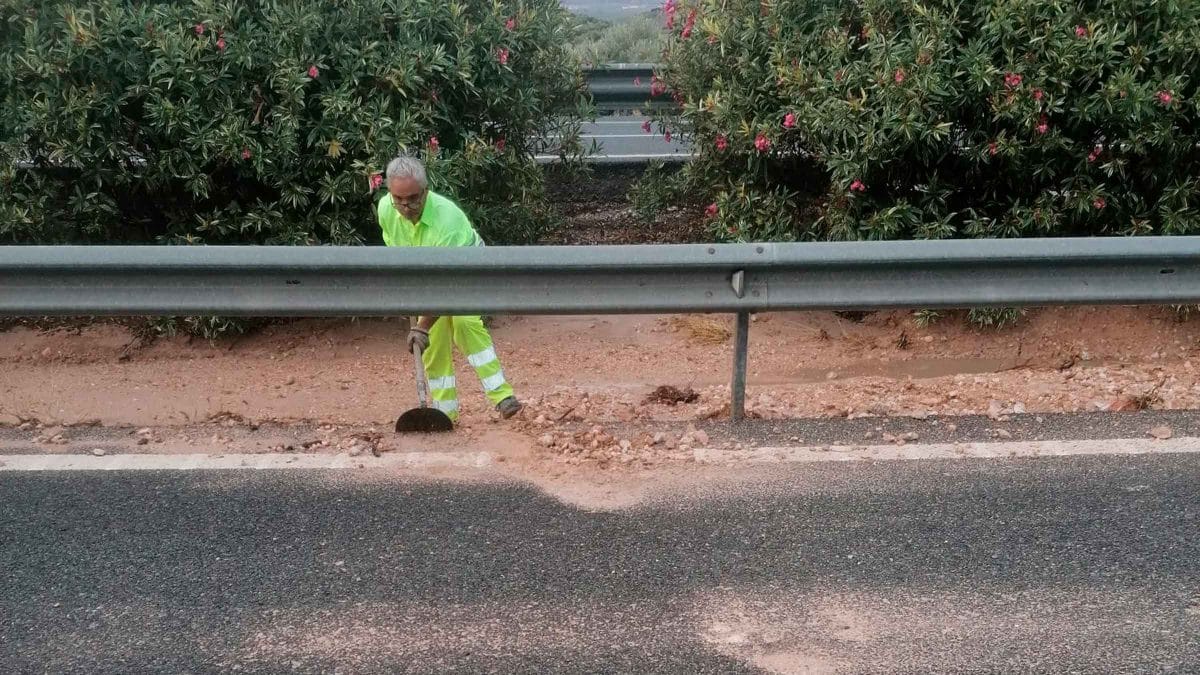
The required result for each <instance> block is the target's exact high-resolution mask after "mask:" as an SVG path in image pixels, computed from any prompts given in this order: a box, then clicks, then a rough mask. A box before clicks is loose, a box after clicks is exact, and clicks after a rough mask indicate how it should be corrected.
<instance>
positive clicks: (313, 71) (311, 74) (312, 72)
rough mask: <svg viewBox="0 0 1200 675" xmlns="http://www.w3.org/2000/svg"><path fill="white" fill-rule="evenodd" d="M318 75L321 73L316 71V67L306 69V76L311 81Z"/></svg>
mask: <svg viewBox="0 0 1200 675" xmlns="http://www.w3.org/2000/svg"><path fill="white" fill-rule="evenodd" d="M320 74H321V71H319V70H317V67H316V66H309V67H308V76H309V77H311V78H312V79H314V80H315V79H317V76H318V75H320Z"/></svg>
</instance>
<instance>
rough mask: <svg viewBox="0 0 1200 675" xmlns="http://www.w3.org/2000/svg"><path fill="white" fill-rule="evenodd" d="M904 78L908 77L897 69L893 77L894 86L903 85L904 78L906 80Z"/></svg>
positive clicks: (900, 69)
mask: <svg viewBox="0 0 1200 675" xmlns="http://www.w3.org/2000/svg"><path fill="white" fill-rule="evenodd" d="M906 77H908V75H907V73H905V72H904V69H903V68H898V69H897V70H896V75H895V80H896V84H903V83H904V78H906Z"/></svg>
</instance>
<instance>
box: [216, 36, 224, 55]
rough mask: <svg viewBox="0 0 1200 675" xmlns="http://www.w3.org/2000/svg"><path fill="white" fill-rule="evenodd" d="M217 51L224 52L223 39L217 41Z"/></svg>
mask: <svg viewBox="0 0 1200 675" xmlns="http://www.w3.org/2000/svg"><path fill="white" fill-rule="evenodd" d="M217 51H222V52H223V51H225V38H220V39H219V40H217Z"/></svg>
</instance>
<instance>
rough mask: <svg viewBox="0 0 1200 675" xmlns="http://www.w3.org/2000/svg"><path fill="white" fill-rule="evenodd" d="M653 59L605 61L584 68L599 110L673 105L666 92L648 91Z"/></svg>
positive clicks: (653, 67) (652, 74) (639, 108)
mask: <svg viewBox="0 0 1200 675" xmlns="http://www.w3.org/2000/svg"><path fill="white" fill-rule="evenodd" d="M658 68H661V66H660V65H659V64H656V63H606V64H603V65H597V66H592V67H589V68H584V69H583V73H584V76H585V77H586V78H587V83H588V90H589V91H590V92H591V94H592V102H593V103H594V104H595V106H596V110H597V111H599V112H614V111H623V110H647V109H654V108H671V107H674V106H675V105H676V104H675V101H673V100H672V99H671V97H670V96H669V95H667V94H666V93H660V94H659V95H657V96H652V95H651V90H650V88H651V81H652V80H653V78H654V71H655V70H656V69H658Z"/></svg>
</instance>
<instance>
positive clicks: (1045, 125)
mask: <svg viewBox="0 0 1200 675" xmlns="http://www.w3.org/2000/svg"><path fill="white" fill-rule="evenodd" d="M1034 129H1036V130H1037V132H1038V133H1039V134H1044V133H1046V132H1047V131H1050V122H1049V120H1048V119H1047V118H1046V116H1045V115H1042V116H1041V117H1040V118H1039V119H1038V125H1037V126H1036V127H1034Z"/></svg>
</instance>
